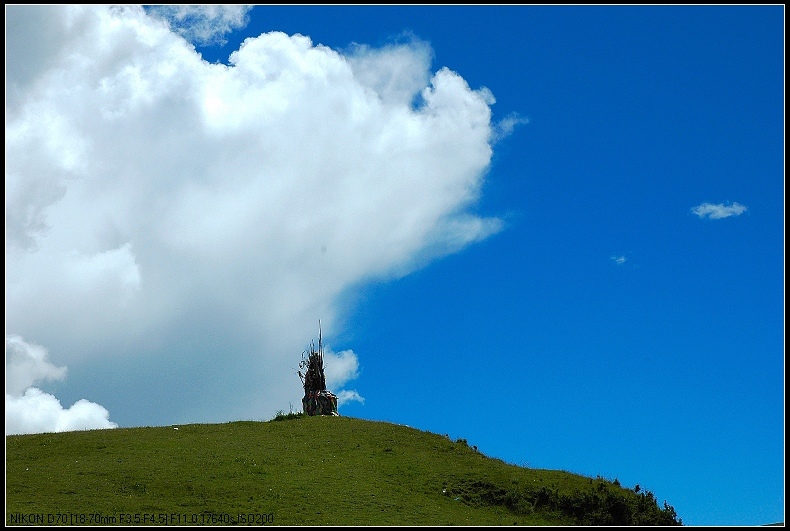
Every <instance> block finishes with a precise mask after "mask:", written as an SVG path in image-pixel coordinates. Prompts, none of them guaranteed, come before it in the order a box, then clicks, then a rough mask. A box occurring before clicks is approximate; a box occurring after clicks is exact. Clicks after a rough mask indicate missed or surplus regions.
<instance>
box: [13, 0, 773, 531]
mask: <svg viewBox="0 0 790 531" xmlns="http://www.w3.org/2000/svg"><path fill="white" fill-rule="evenodd" d="M184 14H185V12H183V11H182V12H176V11H170V12H166V11H159V12H153V11H148V12H145V11H143V10H140V9H135V8H124V9H107V8H104V7H92V6H75V7H71V8H65V7H43V6H42V7H20V6H16V7H15V6H7V7H6V20H7V22H6V24H7V25H6V59H7V66H6V75H7V80H6V374H7V376H6V433H20V432H40V431H64V430H73V429H85V428H110V427H114V426H146V425H166V424H178V423H189V422H226V421H232V420H239V419H253V420H267V419H269V418H271V417H272V416H273V414H274V413H276V412H277V411H278V410H284V411H288V410H289V409H291V408H292V409H294V410H298V409H300V407H301V406H300V402H299V401H300V398H301V394H302V390H301V387H300V381H299V379H298V377H297V376H296V367H297V365H298V362H299V359H300V355H301V352H302V351H303V350H304V349H306V348H308V347H309V344H310V341H311V340H314V339H317V335H318V321H319V320H321V326H322V332H323V338H324V341H325V344H326V346H327V349H328V354H327V361H326V363H327V372H328V374H327V379H328V383H329V387H330V389H331V390H333V391H334V392H336V393H337V394H338V395H340V396H341V406H340V413H341V414H342V415H347V416H353V417H359V418H364V419H371V420H381V421H387V422H394V423H398V424H406V425H409V426H412V427H414V428H418V429H421V430H427V431H431V432H434V433H440V434H448V435H450V436H451V437H452V438H464V439H467V440H468V441H469V444H473V445H476V446H477V447H478V448H479V449H480V450H481V451H482V452H483V453H485V454H487V455H489V456H492V457H497V458H500V459H503V460H505V461H507V462H510V463H514V464H517V465H524V466H529V467H534V468H544V469H560V470H567V471H570V472H574V473H579V474H583V475H587V476H593V477H594V476H598V475H600V476H603V477H606V478H609V479H614V478H617V479H618V480H619V481H620V483H621V484H623V485H625V486H628V487H632V486H634V485H636V484H639V485H641V486H642V487H643V488H647V489H649V490H651V491H653V492H654V493H655V495H656V497H657V498H658V500H659V502H663V501H664V500H666V501H667V502H668V503H669V504H670V505H672V506H673V507H674V508H675V509H676V511H677V513H678V515H679V516H680V517H681V518H682V519H683V522H684V523H685V524H687V525H758V524H766V523H772V522H779V521H782V522H783V521H784V6H779V5H763V6H753V7H751V6H748V7H747V6H491V7H483V6H431V7H417V6H363V7H353V6H327V7H320V6H267V7H260V6H259V7H255V8H253V9H252V10H249V11H248V10H246V9H245V8H243V7H241V6H235V7H233V6H225V7H224V8H216V9H214V10H213V11H212V10H209V11H204V12H202V13H200V14H199V16H198V15H197V14H196V13H190V16H188V17H184V16H183V15H184ZM166 21H169V22H166ZM273 32H282V33H273ZM300 35H301V36H303V37H299V36H300ZM305 37H306V38H305ZM248 38H250V39H251V40H248V41H246V42H245V39H248ZM307 38H309V40H308V39H307ZM242 42H245V44H244V46H243V47H242V46H241V45H242ZM193 45H194V47H193ZM240 48H241V49H240ZM236 51H238V52H239V53H237V54H236V55H234V56H231V54H232V53H233V52H236ZM242 52H243V53H242ZM223 65H224V66H223ZM35 412H38V413H35ZM42 412H43V413H42Z"/></svg>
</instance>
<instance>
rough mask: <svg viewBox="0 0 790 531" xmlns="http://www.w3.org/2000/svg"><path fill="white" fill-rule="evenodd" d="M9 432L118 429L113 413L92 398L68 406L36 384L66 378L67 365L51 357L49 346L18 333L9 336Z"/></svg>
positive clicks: (7, 367) (6, 427)
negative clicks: (112, 417)
mask: <svg viewBox="0 0 790 531" xmlns="http://www.w3.org/2000/svg"><path fill="white" fill-rule="evenodd" d="M5 345H6V395H5V412H6V417H5V430H6V435H12V434H21V433H43V432H60V431H74V430H86V429H101V428H115V427H117V424H115V423H114V422H110V420H109V412H108V411H107V410H106V409H105V408H103V407H102V406H100V405H99V404H95V403H93V402H89V401H88V400H84V399H82V400H78V401H77V402H75V403H74V404H73V405H72V406H71V407H70V408H68V409H64V408H63V407H62V406H61V404H60V401H59V400H58V399H57V398H55V397H54V396H53V395H51V394H48V393H45V392H43V391H42V390H41V389H38V388H37V387H33V384H35V383H37V382H41V381H46V380H63V379H64V378H65V377H66V367H56V366H55V365H53V364H52V363H51V362H50V361H49V360H48V352H47V349H46V348H44V347H42V346H41V345H36V344H33V343H28V342H26V341H25V340H24V339H23V338H21V337H20V336H17V335H10V336H6V341H5Z"/></svg>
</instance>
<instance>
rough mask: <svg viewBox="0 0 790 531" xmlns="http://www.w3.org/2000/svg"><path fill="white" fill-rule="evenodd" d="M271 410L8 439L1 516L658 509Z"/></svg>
mask: <svg viewBox="0 0 790 531" xmlns="http://www.w3.org/2000/svg"><path fill="white" fill-rule="evenodd" d="M280 420H284V421H279V422H278V421H269V422H230V423H227V424H190V425H181V426H175V427H174V426H168V427H144V428H119V429H113V430H94V431H81V432H68V433H56V434H36V435H15V436H7V437H6V523H7V524H8V523H9V522H10V520H9V519H10V517H11V515H32V516H35V515H42V518H44V519H45V520H46V519H50V520H52V518H53V517H51V516H50V515H77V516H76V517H77V518H78V519H79V518H81V519H84V520H85V521H84V522H77V523H96V524H108V523H109V524H113V523H115V524H122V523H123V524H135V523H155V524H158V523H167V524H179V523H180V524H190V525H192V524H194V523H199V524H206V523H216V524H222V523H242V524H243V523H254V524H269V525H271V524H274V525H313V524H319V525H326V524H330V525H470V524H471V525H504V524H507V525H512V524H519V525H543V524H548V525H561V524H577V523H580V522H582V519H580V518H579V515H578V514H574V510H573V507H572V506H571V505H569V502H568V500H576V501H578V499H582V498H584V497H583V496H582V498H580V497H579V493H587V494H585V496H587V498H589V497H590V496H598V497H599V498H600V497H601V496H602V495H601V494H600V493H608V492H611V493H613V494H611V495H609V496H610V497H611V496H615V497H616V498H617V500H619V499H620V498H622V499H623V500H627V501H626V502H623V503H626V505H627V504H628V503H632V502H633V503H632V505H633V507H634V508H636V507H637V504H638V503H640V499H641V500H642V501H641V503H642V505H645V507H646V508H644V509H642V511H643V512H644V515H648V514H649V515H651V517H656V516H658V517H660V516H661V515H665V512H663V511H661V510H660V509H659V508H658V507H657V506H656V504H655V500H653V499H652V498H650V499H649V500H647V502H648V503H647V504H645V502H644V499H645V498H644V495H637V494H636V493H634V492H633V491H631V490H628V489H625V488H622V487H619V486H617V485H614V484H612V483H611V482H609V481H606V480H603V479H600V478H596V479H592V478H588V477H584V476H579V475H576V474H571V473H568V472H560V471H551V470H536V469H529V468H524V467H518V466H515V465H510V464H506V463H504V462H502V461H500V460H497V459H492V458H489V457H486V456H484V455H483V454H481V453H479V452H477V451H476V449H474V448H470V447H469V446H468V445H467V444H466V442H465V441H462V440H459V441H452V440H450V439H449V438H447V437H445V436H441V435H437V434H433V433H429V432H424V431H420V430H416V429H413V428H409V427H406V426H400V425H395V424H390V423H385V422H373V421H366V420H361V419H355V418H349V417H303V416H298V415H292V416H288V418H282V416H281V418H280ZM175 428H177V429H175ZM596 493H598V494H596ZM604 497H605V495H604ZM587 498H584V499H587ZM613 499H614V498H613ZM563 500H565V501H563ZM628 500H630V501H628ZM574 503H575V502H574ZM651 503H652V507H650V504H651ZM610 505H611V504H610ZM620 505H622V504H620ZM614 506H617V504H614ZM585 507H586V506H584V507H582V510H586V509H585ZM606 510H608V509H606ZM633 510H636V509H633ZM633 510H632V512H633ZM576 512H578V510H576ZM80 515H82V516H80ZM601 517H602V518H604V519H606V517H607V516H606V515H602V516H601ZM17 518H18V517H17ZM72 519H73V518H72ZM135 519H136V520H137V521H134V520H135ZM163 519H164V520H163ZM256 520H257V521H256ZM45 523H46V522H45ZM50 523H52V522H50ZM55 523H63V522H55ZM65 523H74V522H65Z"/></svg>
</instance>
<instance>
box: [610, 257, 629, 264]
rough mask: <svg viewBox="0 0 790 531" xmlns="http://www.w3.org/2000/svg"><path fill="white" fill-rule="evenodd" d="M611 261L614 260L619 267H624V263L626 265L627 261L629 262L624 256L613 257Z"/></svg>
mask: <svg viewBox="0 0 790 531" xmlns="http://www.w3.org/2000/svg"><path fill="white" fill-rule="evenodd" d="M611 259H612V260H613V261H614V263H615V264H617V265H622V264H624V263H625V261H626V260H627V258H626V257H625V256H622V255H620V256H612V257H611Z"/></svg>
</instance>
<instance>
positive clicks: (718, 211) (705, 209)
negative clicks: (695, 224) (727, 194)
mask: <svg viewBox="0 0 790 531" xmlns="http://www.w3.org/2000/svg"><path fill="white" fill-rule="evenodd" d="M691 211H692V212H693V213H694V214H696V215H697V216H699V217H701V218H704V217H707V218H710V219H722V218H728V217H730V216H740V215H741V214H743V213H744V212H746V207H745V206H743V205H741V204H739V203H732V204H729V205H725V204H724V203H719V204H716V205H714V204H712V203H702V204H700V205H697V206H695V207H693V208H692V209H691Z"/></svg>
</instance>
